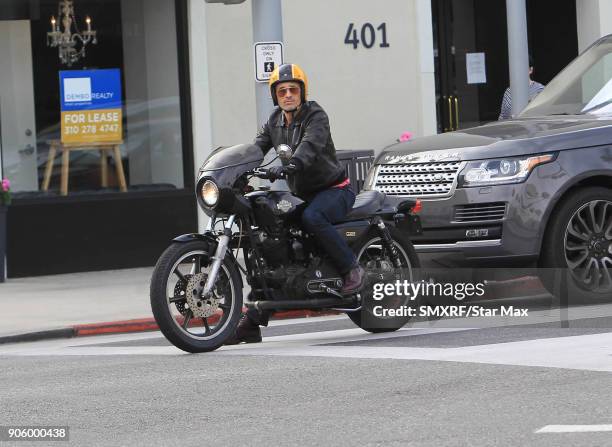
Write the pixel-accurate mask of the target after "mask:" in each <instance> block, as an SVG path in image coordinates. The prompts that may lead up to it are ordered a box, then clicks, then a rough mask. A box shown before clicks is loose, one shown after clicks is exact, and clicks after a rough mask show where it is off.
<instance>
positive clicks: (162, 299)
mask: <svg viewBox="0 0 612 447" xmlns="http://www.w3.org/2000/svg"><path fill="white" fill-rule="evenodd" d="M213 254H214V253H210V247H209V244H207V243H206V242H203V241H193V242H188V243H178V242H175V243H173V244H172V245H170V247H168V248H167V249H166V251H164V253H163V254H162V255H161V256H160V258H159V260H158V261H157V265H156V266H155V269H154V270H153V275H152V277H151V290H150V298H151V309H152V310H153V316H154V317H155V321H156V322H157V324H158V326H159V328H160V330H161V332H162V333H163V334H164V336H165V337H166V338H167V339H168V341H170V342H171V343H172V344H173V345H174V346H176V347H177V348H179V349H182V350H183V351H186V352H191V353H198V352H209V351H214V350H215V349H217V348H219V347H220V346H222V345H223V343H224V342H225V341H226V340H227V339H228V338H229V337H230V336H232V335H233V334H234V331H235V330H236V326H237V324H238V321H239V319H240V315H241V313H242V289H241V287H240V284H241V280H240V273H239V272H238V269H237V268H236V266H235V264H234V262H233V261H232V259H231V258H230V256H229V255H227V256H226V257H225V259H224V260H223V263H222V264H221V268H220V269H219V273H218V276H217V280H216V282H215V284H214V287H213V290H212V293H211V295H210V296H208V297H203V296H201V294H200V292H201V289H202V288H203V286H204V284H205V282H206V278H207V276H208V271H209V270H210V265H211V258H212V256H213ZM188 295H190V296H188Z"/></svg>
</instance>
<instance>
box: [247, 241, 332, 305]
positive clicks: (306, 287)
mask: <svg viewBox="0 0 612 447" xmlns="http://www.w3.org/2000/svg"><path fill="white" fill-rule="evenodd" d="M255 236H256V240H257V242H258V248H259V249H260V250H261V254H262V255H263V258H264V259H263V265H264V269H263V270H264V278H265V281H266V285H267V286H268V287H269V288H272V289H275V291H276V292H277V293H275V294H274V295H275V299H279V300H283V299H285V300H301V299H308V298H314V297H315V296H317V295H320V294H321V293H324V290H325V288H330V289H334V290H340V289H341V288H342V279H341V277H340V275H339V274H338V272H337V270H336V269H335V267H334V266H333V265H332V264H331V263H330V262H329V261H328V260H326V259H322V258H321V257H319V256H317V255H316V253H312V251H311V249H312V247H311V244H309V243H308V242H307V241H304V239H303V238H302V237H301V235H293V234H291V233H290V232H288V233H286V234H279V233H276V234H270V233H267V232H265V231H260V232H258V233H257V234H256V235H255ZM254 258H255V254H254V252H251V254H250V256H249V262H250V263H251V266H252V268H253V270H255V266H256V264H255V259H254ZM255 281H256V282H257V285H256V287H255V288H259V289H261V288H263V281H261V280H260V279H258V278H255ZM257 298H258V299H264V297H263V296H258V297H257Z"/></svg>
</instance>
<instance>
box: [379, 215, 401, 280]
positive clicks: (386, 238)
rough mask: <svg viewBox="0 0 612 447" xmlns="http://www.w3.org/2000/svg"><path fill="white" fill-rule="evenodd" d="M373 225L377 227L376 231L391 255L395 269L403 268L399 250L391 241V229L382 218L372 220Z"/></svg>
mask: <svg viewBox="0 0 612 447" xmlns="http://www.w3.org/2000/svg"><path fill="white" fill-rule="evenodd" d="M372 223H373V224H374V225H376V229H377V231H378V234H379V236H380V239H381V241H382V245H383V247H385V249H386V250H387V251H388V253H389V254H390V255H391V260H392V261H393V265H394V266H395V268H398V269H399V268H402V261H401V260H400V256H399V253H398V252H397V248H396V247H395V244H394V243H393V239H391V233H390V232H389V228H387V226H386V225H385V222H384V221H383V220H382V219H381V218H380V216H376V217H374V219H372Z"/></svg>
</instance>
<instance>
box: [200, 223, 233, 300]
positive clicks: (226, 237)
mask: <svg viewBox="0 0 612 447" xmlns="http://www.w3.org/2000/svg"><path fill="white" fill-rule="evenodd" d="M235 219H236V216H234V215H232V216H230V217H229V219H227V222H226V223H225V228H224V229H223V236H221V237H219V240H218V242H217V250H215V254H214V256H213V258H212V259H213V262H212V265H211V267H210V274H209V275H208V278H206V284H205V285H204V290H203V291H202V296H208V294H210V292H211V291H212V289H213V287H214V285H215V282H216V281H217V276H218V275H219V270H220V269H221V263H222V262H223V260H224V259H225V254H226V253H227V247H228V246H229V242H230V240H231V238H232V226H233V225H234V220H235Z"/></svg>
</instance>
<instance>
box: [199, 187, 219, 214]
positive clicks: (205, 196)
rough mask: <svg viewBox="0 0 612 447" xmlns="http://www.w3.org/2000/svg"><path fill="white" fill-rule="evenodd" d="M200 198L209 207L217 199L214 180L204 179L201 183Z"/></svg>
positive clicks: (217, 194) (215, 202)
mask: <svg viewBox="0 0 612 447" xmlns="http://www.w3.org/2000/svg"><path fill="white" fill-rule="evenodd" d="M201 194H202V200H204V203H205V204H206V205H207V206H210V207H211V208H212V207H213V206H215V205H216V204H217V202H218V201H219V188H218V187H217V185H215V182H212V181H210V180H206V181H205V182H204V184H203V185H202V191H201Z"/></svg>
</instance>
